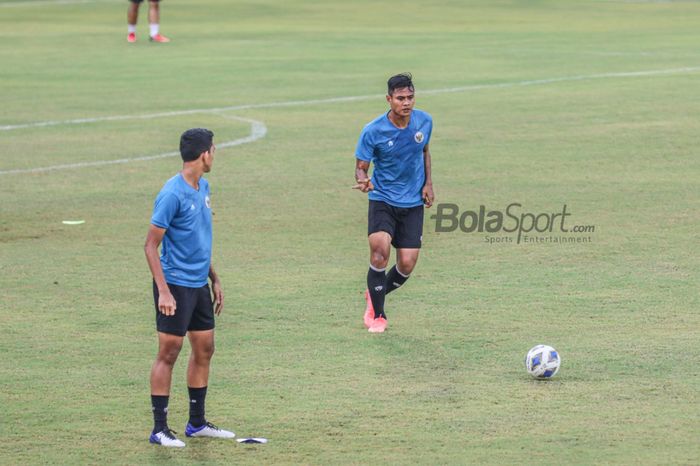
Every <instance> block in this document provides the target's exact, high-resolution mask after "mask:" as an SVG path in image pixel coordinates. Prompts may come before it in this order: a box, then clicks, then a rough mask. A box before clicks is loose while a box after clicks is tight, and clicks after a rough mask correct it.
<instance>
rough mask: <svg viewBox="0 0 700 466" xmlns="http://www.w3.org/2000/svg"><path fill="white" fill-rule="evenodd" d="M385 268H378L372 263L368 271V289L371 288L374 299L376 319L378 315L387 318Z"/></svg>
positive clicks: (370, 292) (371, 295) (370, 294)
mask: <svg viewBox="0 0 700 466" xmlns="http://www.w3.org/2000/svg"><path fill="white" fill-rule="evenodd" d="M384 270H386V269H382V270H376V269H374V268H373V267H372V266H371V265H370V267H369V271H368V272H367V289H368V290H369V296H370V298H371V299H372V306H373V307H374V318H375V319H376V318H378V317H384V318H385V319H386V314H384V296H385V295H386V293H385V289H386V286H385V282H386V274H385V273H384Z"/></svg>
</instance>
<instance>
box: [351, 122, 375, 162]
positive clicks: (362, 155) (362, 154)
mask: <svg viewBox="0 0 700 466" xmlns="http://www.w3.org/2000/svg"><path fill="white" fill-rule="evenodd" d="M355 157H357V158H358V159H360V160H364V161H365V162H371V161H372V159H373V158H374V142H373V138H372V133H371V132H370V131H369V127H368V126H365V127H364V129H363V130H362V133H360V139H359V140H358V141H357V148H356V149H355Z"/></svg>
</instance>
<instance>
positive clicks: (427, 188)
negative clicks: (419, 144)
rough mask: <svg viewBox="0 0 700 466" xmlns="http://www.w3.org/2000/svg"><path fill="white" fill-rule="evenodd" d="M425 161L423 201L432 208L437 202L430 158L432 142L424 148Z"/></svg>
mask: <svg viewBox="0 0 700 466" xmlns="http://www.w3.org/2000/svg"><path fill="white" fill-rule="evenodd" d="M423 162H424V165H425V184H424V185H423V193H422V194H423V202H424V203H425V206H426V207H428V208H430V206H432V205H433V202H435V193H434V192H433V178H432V167H431V159H430V143H428V144H426V145H425V147H424V148H423Z"/></svg>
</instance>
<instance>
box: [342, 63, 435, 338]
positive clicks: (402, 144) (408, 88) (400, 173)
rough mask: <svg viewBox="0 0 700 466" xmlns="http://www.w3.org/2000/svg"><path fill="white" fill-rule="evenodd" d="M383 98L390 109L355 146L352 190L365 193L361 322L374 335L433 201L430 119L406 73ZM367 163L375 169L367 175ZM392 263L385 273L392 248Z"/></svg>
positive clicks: (409, 264)
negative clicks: (425, 210)
mask: <svg viewBox="0 0 700 466" xmlns="http://www.w3.org/2000/svg"><path fill="white" fill-rule="evenodd" d="M387 87H388V94H387V96H386V101H387V102H388V103H389V107H390V108H389V111H388V112H387V113H385V114H383V115H380V116H379V117H377V118H376V119H374V120H373V121H372V122H370V123H369V124H367V126H365V127H364V129H363V130H362V133H361V134H360V140H359V141H358V143H357V149H356V150H355V157H356V159H357V160H356V164H355V181H356V182H357V184H356V185H355V186H353V188H354V189H359V190H360V191H362V192H363V193H367V192H368V193H369V196H368V197H369V214H368V235H369V249H370V265H369V271H368V272H367V290H366V291H365V299H366V300H367V307H366V309H365V317H364V323H365V326H366V327H367V328H368V329H369V331H370V332H372V333H381V332H384V330H386V326H387V320H386V313H385V312H384V298H385V297H386V294H387V293H391V292H392V291H394V290H395V289H396V288H398V287H400V286H401V285H403V284H404V283H405V282H406V280H408V277H409V276H410V274H411V272H413V268H414V267H415V266H416V262H417V261H418V252H419V251H420V247H421V242H422V240H423V205H424V204H425V206H426V207H430V206H431V205H433V201H434V200H435V195H434V193H433V182H432V180H431V176H430V173H431V164H430V149H429V146H428V143H429V142H430V134H431V132H432V130H433V119H432V117H431V116H430V115H429V114H427V113H425V112H422V111H420V110H414V109H413V106H414V105H415V89H414V87H413V82H412V77H411V75H410V74H399V75H396V76H392V77H391V78H390V79H389V81H388V83H387ZM370 162H373V163H374V172H373V173H372V178H371V179H370V178H369V176H368V175H367V170H368V169H369V165H370ZM392 245H393V246H394V247H395V248H396V256H397V257H396V265H394V266H393V267H392V268H391V270H389V273H388V274H387V273H386V267H387V263H388V262H389V255H390V252H391V246H392Z"/></svg>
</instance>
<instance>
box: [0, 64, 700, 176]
mask: <svg viewBox="0 0 700 466" xmlns="http://www.w3.org/2000/svg"><path fill="white" fill-rule="evenodd" d="M697 72H700V67H685V68H669V69H664V70H646V71H629V72H618V73H601V74H590V75H578V76H562V77H558V78H546V79H533V80H527V81H510V82H504V83H493V84H473V85H468V86H460V87H448V88H443V89H428V90H424V91H420V94H421V95H436V94H448V93H457V92H468V91H478V90H484V89H503V88H509V87H521V86H537V85H546V84H553V83H560V82H571V81H586V80H593V79H609V78H634V77H644V76H659V75H669V74H682V73H697ZM382 97H383V95H381V94H374V95H360V96H347V97H330V98H327V99H311V100H291V101H287V102H269V103H262V104H246V105H233V106H229V107H211V108H201V109H191V110H179V111H172V112H161V113H150V114H143V115H113V116H104V117H95V118H79V119H74V120H50V121H38V122H33V123H23V124H18V125H5V126H0V131H12V130H16V129H23V128H42V127H47V126H59V125H76V124H87V123H98V122H103V121H120V120H137V119H140V120H148V119H154V118H167V117H172V116H179V115H192V114H197V113H204V114H207V113H217V114H218V113H221V112H230V111H234V110H249V109H257V108H280V107H295V106H302V105H318V104H328V103H338V102H356V101H362V100H370V99H376V98H382ZM220 116H222V117H224V118H226V116H225V115H220ZM228 118H233V119H238V120H240V121H247V122H250V123H251V134H250V135H249V136H247V137H245V138H242V139H237V140H234V141H228V142H225V143H222V144H219V145H218V147H222V148H223V147H230V146H234V145H240V144H246V143H248V142H253V141H256V140H258V139H260V138H262V137H264V136H265V134H266V133H267V128H266V127H265V125H264V124H263V123H262V122H258V121H255V120H248V119H245V118H240V117H228ZM177 154H178V153H177V152H166V153H163V154H157V155H150V156H144V157H134V158H128V159H119V160H105V161H95V162H81V163H74V164H65V165H54V166H50V167H39V168H28V169H16V170H4V171H0V176H2V175H9V174H21V173H40V172H46V171H54V170H65V169H69V168H83V167H95V166H101V165H112V164H119V163H129V162H137V161H143V160H153V159H158V158H164V157H173V156H175V155H177Z"/></svg>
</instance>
